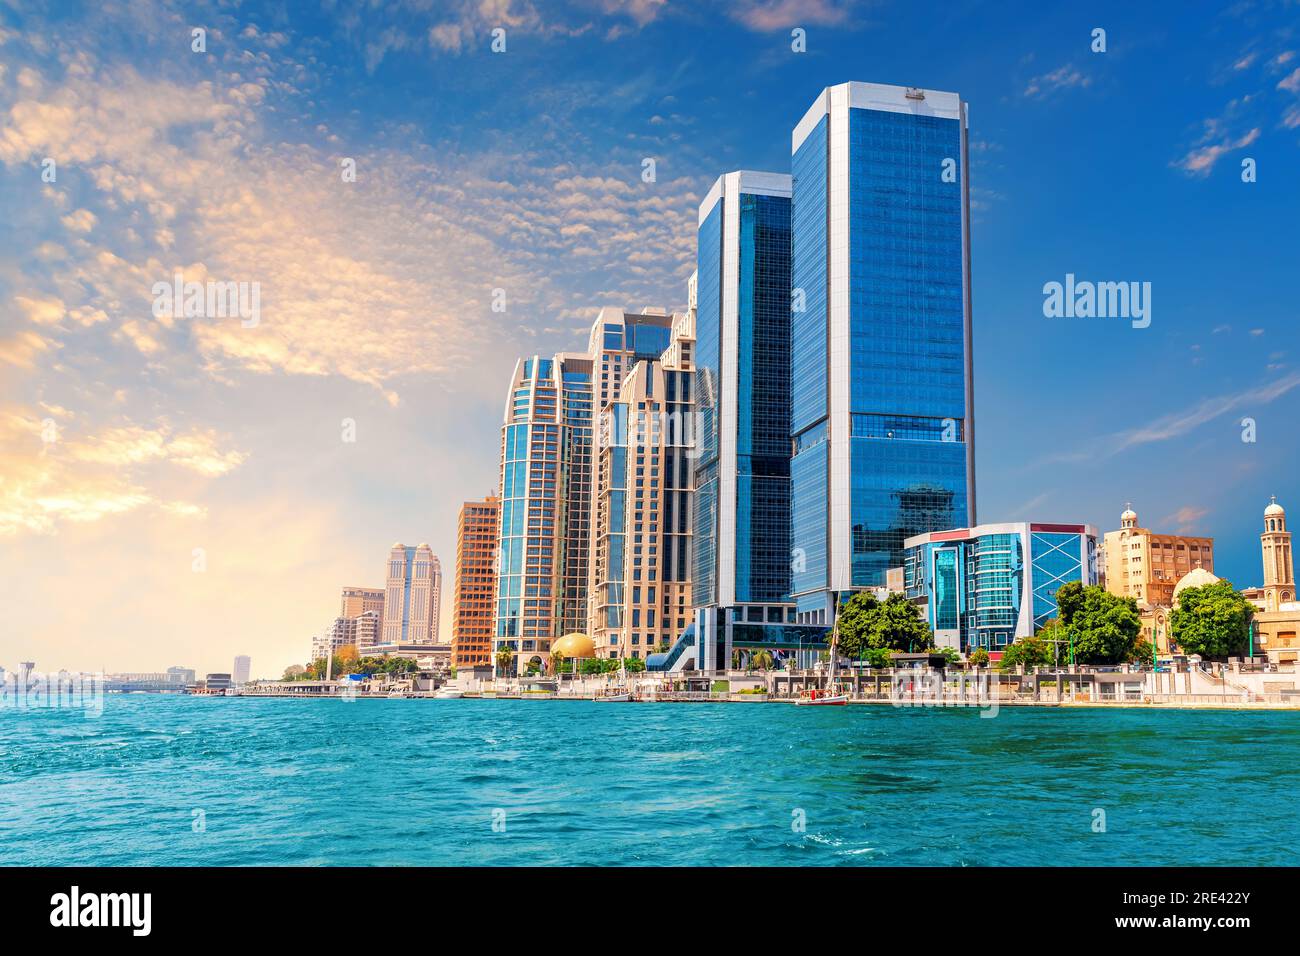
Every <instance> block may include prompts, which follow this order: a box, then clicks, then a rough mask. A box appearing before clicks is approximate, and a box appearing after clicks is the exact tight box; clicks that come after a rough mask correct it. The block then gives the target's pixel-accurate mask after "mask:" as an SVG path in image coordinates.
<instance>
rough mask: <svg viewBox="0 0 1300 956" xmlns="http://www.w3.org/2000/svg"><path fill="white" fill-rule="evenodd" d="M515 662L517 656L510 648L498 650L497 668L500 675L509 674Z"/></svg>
mask: <svg viewBox="0 0 1300 956" xmlns="http://www.w3.org/2000/svg"><path fill="white" fill-rule="evenodd" d="M514 662H515V656H514V654H512V653H511V652H510V648H508V647H503V648H501V649H500V650H499V651H497V670H498V671H499V672H500V676H502V677H505V676H507V675H508V674H509V673H510V668H511V666H512V665H513V664H514Z"/></svg>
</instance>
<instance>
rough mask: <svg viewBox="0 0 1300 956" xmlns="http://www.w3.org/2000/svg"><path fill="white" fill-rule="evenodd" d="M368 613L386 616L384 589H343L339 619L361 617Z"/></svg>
mask: <svg viewBox="0 0 1300 956" xmlns="http://www.w3.org/2000/svg"><path fill="white" fill-rule="evenodd" d="M367 611H374V612H375V613H376V614H378V615H379V616H380V617H381V618H382V617H383V616H384V589H383V588H359V587H348V588H344V589H343V597H342V600H341V601H340V607H339V617H360V616H361V615H362V614H365V613H366V612H367Z"/></svg>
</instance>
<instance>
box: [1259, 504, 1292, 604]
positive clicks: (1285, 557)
mask: <svg viewBox="0 0 1300 956" xmlns="http://www.w3.org/2000/svg"><path fill="white" fill-rule="evenodd" d="M1259 544H1260V550H1261V551H1263V553H1264V610H1266V611H1276V610H1278V608H1279V607H1280V606H1281V605H1283V604H1286V603H1287V602H1289V601H1294V600H1295V567H1294V565H1293V564H1292V563H1291V532H1289V531H1287V530H1286V510H1285V509H1284V508H1283V507H1282V506H1281V505H1280V504H1278V503H1277V496H1276V495H1274V496H1273V500H1272V503H1271V504H1269V506H1268V507H1267V508H1265V509H1264V533H1263V534H1261V535H1260V536H1259Z"/></svg>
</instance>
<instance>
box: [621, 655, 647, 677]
mask: <svg viewBox="0 0 1300 956" xmlns="http://www.w3.org/2000/svg"><path fill="white" fill-rule="evenodd" d="M623 667H624V668H625V669H626V670H627V672H628V673H629V674H640V673H641V672H642V671H644V670H645V660H644V659H643V658H640V657H627V658H624V659H623Z"/></svg>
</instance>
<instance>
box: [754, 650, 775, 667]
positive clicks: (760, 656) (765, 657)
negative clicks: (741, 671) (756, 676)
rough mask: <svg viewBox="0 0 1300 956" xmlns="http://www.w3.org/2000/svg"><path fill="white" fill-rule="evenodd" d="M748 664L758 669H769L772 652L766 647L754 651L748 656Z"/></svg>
mask: <svg viewBox="0 0 1300 956" xmlns="http://www.w3.org/2000/svg"><path fill="white" fill-rule="evenodd" d="M749 666H750V667H751V668H753V669H757V670H760V671H765V670H771V668H772V652H771V651H769V650H767V649H766V648H764V649H762V650H757V651H755V652H754V653H753V655H752V656H751V657H750V658H749Z"/></svg>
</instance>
